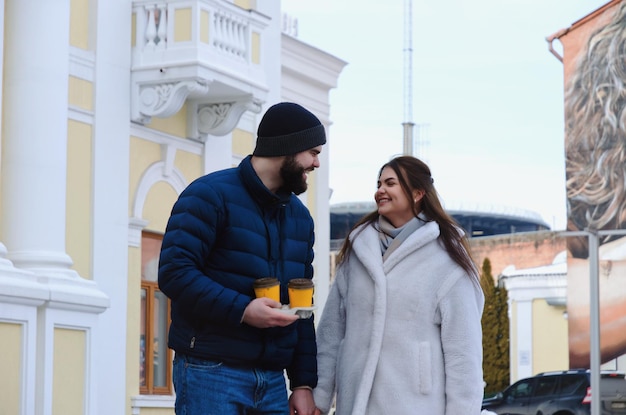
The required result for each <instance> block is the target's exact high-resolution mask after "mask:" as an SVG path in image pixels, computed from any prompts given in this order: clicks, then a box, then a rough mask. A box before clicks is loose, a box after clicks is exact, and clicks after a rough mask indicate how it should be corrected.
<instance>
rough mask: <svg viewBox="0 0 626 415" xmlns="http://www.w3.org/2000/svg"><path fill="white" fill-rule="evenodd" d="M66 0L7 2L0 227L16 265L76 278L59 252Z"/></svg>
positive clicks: (62, 243)
mask: <svg viewBox="0 0 626 415" xmlns="http://www.w3.org/2000/svg"><path fill="white" fill-rule="evenodd" d="M69 4H70V2H69V0H63V1H53V2H51V1H48V0H19V1H18V0H10V1H7V4H6V16H5V17H6V19H5V24H6V30H5V33H7V34H9V35H8V36H6V37H5V39H4V41H5V68H4V72H5V81H4V108H5V117H4V131H5V136H4V153H3V155H2V188H3V212H2V229H3V234H4V235H3V238H4V242H5V245H6V246H7V249H8V258H9V259H10V260H11V261H12V262H13V263H14V264H15V266H16V267H19V268H23V269H28V270H31V271H34V272H36V273H37V274H43V275H45V276H57V277H59V276H60V277H66V278H67V277H71V278H74V277H77V276H78V275H77V274H76V273H75V272H74V271H72V270H71V269H70V267H71V265H72V260H71V259H70V257H69V256H68V255H67V254H66V253H65V198H66V164H67V163H66V162H67V119H68V117H67V114H68V101H67V99H68V66H69V29H68V28H69V13H70V7H69Z"/></svg>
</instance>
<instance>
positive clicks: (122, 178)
mask: <svg viewBox="0 0 626 415" xmlns="http://www.w3.org/2000/svg"><path fill="white" fill-rule="evenodd" d="M47 1H50V0H47ZM96 3H97V12H96V13H95V15H96V19H97V22H96V23H95V27H96V28H97V30H96V32H97V38H96V39H95V45H96V46H95V53H96V67H95V71H94V72H95V75H96V79H95V80H94V87H95V88H94V91H95V103H94V104H95V106H94V108H95V119H94V191H93V192H94V216H93V238H94V241H93V247H94V248H93V278H94V280H95V281H96V282H97V283H98V286H99V287H100V288H101V289H102V290H103V291H104V292H105V293H106V294H107V296H108V297H109V298H110V300H111V307H110V308H109V309H108V310H107V311H106V312H105V313H102V314H101V315H100V318H99V320H98V327H97V329H96V330H95V332H94V338H95V341H94V345H93V355H92V358H94V360H95V364H94V368H95V373H96V382H95V384H94V388H93V389H92V392H93V398H94V399H93V402H94V405H93V409H94V410H93V412H90V415H96V414H99V415H105V414H124V413H128V396H127V389H126V388H127V387H128V388H131V389H135V388H138V385H130V386H129V385H127V384H126V382H124V379H126V378H127V374H128V373H129V371H130V372H133V371H134V372H135V373H138V371H139V367H138V366H137V367H131V368H127V365H128V363H127V360H126V358H127V350H126V349H127V343H126V341H125V339H126V336H127V321H128V301H129V299H128V245H129V240H128V238H129V219H128V216H129V215H128V206H129V202H128V194H129V188H128V186H129V178H128V177H129V165H130V164H129V163H130V162H129V151H130V144H129V140H130V135H131V133H130V96H129V91H130V89H129V85H130V53H129V45H128V39H130V37H131V33H130V32H131V27H132V22H131V17H132V15H131V6H130V3H131V2H130V1H128V0H105V1H98V2H96ZM112 22H115V23H114V24H112ZM112 189H114V190H112ZM135 301H139V299H138V298H137V299H133V300H130V303H131V304H135V303H136V302H135ZM131 311H132V312H134V310H131ZM130 332H131V333H134V334H135V335H136V336H139V333H138V332H136V331H135V330H134V329H132V330H131V331H130ZM137 353H138V352H137ZM131 379H132V377H131Z"/></svg>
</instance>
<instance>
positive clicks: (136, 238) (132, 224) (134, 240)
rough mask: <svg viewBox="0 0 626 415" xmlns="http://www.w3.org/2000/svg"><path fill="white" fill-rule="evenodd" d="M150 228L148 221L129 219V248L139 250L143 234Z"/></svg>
mask: <svg viewBox="0 0 626 415" xmlns="http://www.w3.org/2000/svg"><path fill="white" fill-rule="evenodd" d="M146 226H148V221H147V220H144V219H140V218H135V217H132V218H130V219H128V246H132V247H133V248H139V247H140V246H141V232H142V231H143V229H144V228H145V227H146Z"/></svg>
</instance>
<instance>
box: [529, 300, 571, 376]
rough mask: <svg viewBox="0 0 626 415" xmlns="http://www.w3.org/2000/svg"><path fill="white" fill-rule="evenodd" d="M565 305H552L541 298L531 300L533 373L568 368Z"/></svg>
mask: <svg viewBox="0 0 626 415" xmlns="http://www.w3.org/2000/svg"><path fill="white" fill-rule="evenodd" d="M564 311H565V307H553V306H550V305H548V303H547V302H546V301H545V300H543V299H536V300H534V301H533V323H532V327H533V373H539V372H547V371H551V370H567V369H568V368H569V348H568V337H567V320H566V319H565V318H564V316H563V312H564Z"/></svg>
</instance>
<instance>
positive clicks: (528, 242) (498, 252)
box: [470, 231, 566, 278]
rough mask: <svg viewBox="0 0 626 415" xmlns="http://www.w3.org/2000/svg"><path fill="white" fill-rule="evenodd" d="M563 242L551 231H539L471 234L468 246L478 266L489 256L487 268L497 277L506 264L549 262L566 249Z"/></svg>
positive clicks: (563, 240) (562, 239)
mask: <svg viewBox="0 0 626 415" xmlns="http://www.w3.org/2000/svg"><path fill="white" fill-rule="evenodd" d="M565 242H566V241H565V238H563V237H559V236H557V234H556V233H555V232H550V231H539V232H525V233H512V234H507V235H496V236H486V237H482V238H472V239H470V246H471V249H472V255H473V257H474V261H475V262H476V264H477V266H478V268H479V269H480V268H481V267H482V264H483V260H484V259H485V258H489V261H491V272H492V274H493V276H494V278H497V277H498V275H500V273H501V272H502V270H504V268H506V267H508V266H509V265H515V268H516V269H522V268H532V267H539V266H543V265H549V264H551V263H552V261H553V260H554V257H555V256H556V255H557V254H558V253H560V252H562V251H564V250H565V249H566V246H565Z"/></svg>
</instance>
